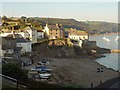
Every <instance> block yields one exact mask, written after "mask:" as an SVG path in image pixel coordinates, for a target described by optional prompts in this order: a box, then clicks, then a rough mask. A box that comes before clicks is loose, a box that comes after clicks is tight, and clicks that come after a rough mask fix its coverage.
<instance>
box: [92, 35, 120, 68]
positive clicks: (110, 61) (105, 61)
mask: <svg viewBox="0 0 120 90" xmlns="http://www.w3.org/2000/svg"><path fill="white" fill-rule="evenodd" d="M104 36H105V37H107V38H109V39H110V41H109V42H108V41H106V40H104V39H103V37H104ZM117 36H118V34H110V35H99V36H90V40H91V41H97V45H98V46H100V47H103V48H109V49H118V43H119V42H118V41H116V40H115V38H116V37H117ZM119 55H120V54H118V53H110V54H105V56H106V57H103V58H98V59H96V62H98V63H99V64H101V65H104V66H106V67H107V68H112V69H114V70H120V69H119V65H118V64H120V60H119V57H118V56H119Z"/></svg>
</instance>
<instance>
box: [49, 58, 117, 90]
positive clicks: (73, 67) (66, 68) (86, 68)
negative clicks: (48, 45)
mask: <svg viewBox="0 0 120 90" xmlns="http://www.w3.org/2000/svg"><path fill="white" fill-rule="evenodd" d="M48 59H49V61H50V64H49V65H48V67H50V68H52V69H53V73H52V74H53V77H54V78H53V79H52V81H51V82H50V83H62V84H63V83H64V84H74V85H79V86H81V87H83V88H90V87H91V83H93V86H94V87H95V86H97V85H98V84H99V81H100V80H102V81H103V82H105V81H107V80H109V79H112V78H115V77H118V72H116V71H113V70H112V69H107V68H105V67H104V66H102V65H99V64H98V63H96V62H95V61H94V60H90V58H78V57H76V58H48ZM98 68H103V72H102V73H98V72H97V69H98Z"/></svg>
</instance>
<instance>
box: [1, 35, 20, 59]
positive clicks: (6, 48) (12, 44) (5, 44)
mask: <svg viewBox="0 0 120 90" xmlns="http://www.w3.org/2000/svg"><path fill="white" fill-rule="evenodd" d="M0 39H1V50H0V51H1V52H0V53H1V57H3V58H13V57H19V56H20V55H21V47H19V48H18V47H16V41H15V40H14V39H10V38H7V37H2V38H0Z"/></svg>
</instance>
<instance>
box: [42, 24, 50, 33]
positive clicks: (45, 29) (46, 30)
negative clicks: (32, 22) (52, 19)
mask: <svg viewBox="0 0 120 90" xmlns="http://www.w3.org/2000/svg"><path fill="white" fill-rule="evenodd" d="M43 31H44V33H46V34H47V35H49V34H50V33H49V28H48V26H47V24H46V26H45V28H44V30H43Z"/></svg>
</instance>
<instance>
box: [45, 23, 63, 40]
mask: <svg viewBox="0 0 120 90" xmlns="http://www.w3.org/2000/svg"><path fill="white" fill-rule="evenodd" d="M43 31H44V33H45V36H46V37H47V38H49V39H56V38H64V29H63V28H62V25H61V24H56V25H47V24H46V26H45V28H44V30H43Z"/></svg>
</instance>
